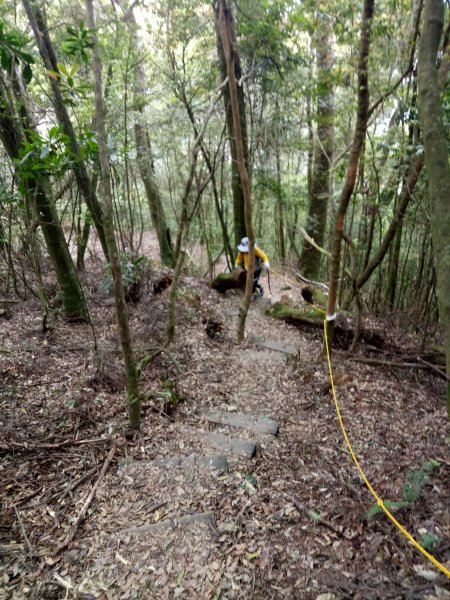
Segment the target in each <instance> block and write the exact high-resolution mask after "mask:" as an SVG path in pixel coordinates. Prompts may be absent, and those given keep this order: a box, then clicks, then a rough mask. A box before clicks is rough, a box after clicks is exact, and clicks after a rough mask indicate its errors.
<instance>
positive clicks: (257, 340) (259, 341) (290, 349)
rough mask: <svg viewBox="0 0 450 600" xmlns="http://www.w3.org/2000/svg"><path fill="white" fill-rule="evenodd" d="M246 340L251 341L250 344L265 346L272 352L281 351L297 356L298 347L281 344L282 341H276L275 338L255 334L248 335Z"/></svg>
mask: <svg viewBox="0 0 450 600" xmlns="http://www.w3.org/2000/svg"><path fill="white" fill-rule="evenodd" d="M247 340H248V341H249V342H252V344H255V346H260V347H261V348H267V349H268V350H273V351H274V352H282V353H283V354H289V355H291V356H298V355H299V352H300V349H299V348H297V347H296V346H293V345H292V344H283V343H282V342H276V341H275V340H266V339H264V338H262V337H259V336H256V335H249V336H248V337H247Z"/></svg>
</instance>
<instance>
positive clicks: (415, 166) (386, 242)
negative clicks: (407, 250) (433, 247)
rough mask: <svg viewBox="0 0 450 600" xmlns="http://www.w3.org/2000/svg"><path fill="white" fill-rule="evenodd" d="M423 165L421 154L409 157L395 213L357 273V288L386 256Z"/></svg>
mask: <svg viewBox="0 0 450 600" xmlns="http://www.w3.org/2000/svg"><path fill="white" fill-rule="evenodd" d="M422 167H423V156H422V155H421V154H418V155H416V156H413V158H412V159H411V164H410V167H409V173H408V176H407V177H406V180H405V182H404V184H403V187H402V191H401V193H400V200H399V203H398V206H397V209H396V211H395V214H394V216H393V218H392V221H391V223H390V225H389V228H388V230H387V231H386V233H385V235H384V237H383V239H382V241H381V243H380V245H379V247H378V250H377V251H376V252H375V254H374V255H373V256H372V258H371V259H370V260H369V262H368V264H367V266H366V268H365V269H363V271H361V273H360V274H359V275H358V279H357V281H356V285H357V287H358V288H361V287H362V286H363V285H364V284H365V283H366V282H367V281H368V279H369V278H370V276H371V275H372V273H373V272H374V271H375V269H376V268H377V267H378V266H379V265H380V264H381V262H382V261H383V259H384V257H385V256H386V253H387V251H388V250H389V247H390V245H391V242H392V240H393V239H394V237H395V233H396V231H397V229H398V227H399V226H400V224H401V223H402V222H403V219H404V217H405V213H406V209H407V208H408V205H409V203H410V202H411V200H412V198H413V193H414V189H415V187H416V184H417V182H418V180H419V176H420V173H421V171H422Z"/></svg>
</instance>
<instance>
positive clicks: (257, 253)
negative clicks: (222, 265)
mask: <svg viewBox="0 0 450 600" xmlns="http://www.w3.org/2000/svg"><path fill="white" fill-rule="evenodd" d="M258 258H259V259H260V260H261V261H262V262H263V263H269V259H268V258H267V254H265V253H264V252H263V251H262V250H260V249H259V248H258V247H255V259H256V265H255V266H256V268H257V269H259V268H260V266H258V260H257V259H258ZM242 261H244V268H245V270H246V271H247V270H248V252H238V255H237V257H236V261H235V263H234V264H235V266H236V267H238V266H239V265H240V264H241V262H242Z"/></svg>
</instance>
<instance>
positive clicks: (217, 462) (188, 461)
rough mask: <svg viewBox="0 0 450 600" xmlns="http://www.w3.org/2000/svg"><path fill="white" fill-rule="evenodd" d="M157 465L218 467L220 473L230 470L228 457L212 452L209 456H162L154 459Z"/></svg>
mask: <svg viewBox="0 0 450 600" xmlns="http://www.w3.org/2000/svg"><path fill="white" fill-rule="evenodd" d="M154 462H155V464H156V465H158V466H161V467H166V468H167V469H176V468H178V467H181V468H185V467H186V468H194V467H199V468H208V469H217V470H218V471H220V473H225V472H227V471H229V465H228V458H227V457H226V456H225V455H223V454H211V455H208V456H199V455H198V454H190V455H189V456H171V457H169V458H160V459H157V460H155V461H154Z"/></svg>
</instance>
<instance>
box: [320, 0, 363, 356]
mask: <svg viewBox="0 0 450 600" xmlns="http://www.w3.org/2000/svg"><path fill="white" fill-rule="evenodd" d="M373 5H374V0H365V1H364V9H363V18H362V25H361V27H362V28H361V38H360V46H359V60H358V108H357V115H356V125H355V132H354V135H353V141H352V147H351V150H350V157H349V162H348V167H347V174H346V178H345V182H344V186H343V188H342V192H341V197H340V200H339V206H338V209H337V212H336V226H335V232H334V240H333V247H332V251H331V268H330V288H329V292H328V305H327V336H328V343H329V347H330V348H331V345H332V341H333V329H334V323H335V320H336V315H335V310H336V299H337V291H338V284H339V268H340V260H341V246H342V238H343V235H344V220H345V214H346V212H347V208H348V205H349V202H350V199H351V197H352V193H353V189H354V187H355V181H356V175H357V172H358V163H359V158H360V156H361V152H362V149H363V146H364V141H365V137H366V131H367V120H368V112H369V78H368V71H367V69H368V64H367V63H368V59H369V50H370V33H371V25H372V16H373Z"/></svg>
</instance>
